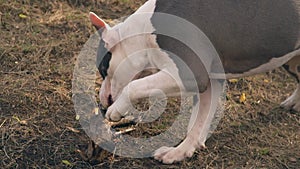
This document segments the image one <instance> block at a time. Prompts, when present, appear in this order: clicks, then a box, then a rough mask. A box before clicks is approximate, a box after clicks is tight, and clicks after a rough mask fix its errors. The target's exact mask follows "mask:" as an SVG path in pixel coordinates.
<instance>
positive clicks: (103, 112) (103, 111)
mask: <svg viewBox="0 0 300 169" xmlns="http://www.w3.org/2000/svg"><path fill="white" fill-rule="evenodd" d="M113 103H114V101H113V99H112V96H111V95H109V96H108V106H107V107H106V106H103V105H102V104H101V102H100V104H99V110H100V112H101V114H102V115H103V116H105V114H106V111H107V108H108V107H109V106H111V105H112V104H113Z"/></svg>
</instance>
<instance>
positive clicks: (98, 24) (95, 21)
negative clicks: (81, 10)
mask: <svg viewBox="0 0 300 169" xmlns="http://www.w3.org/2000/svg"><path fill="white" fill-rule="evenodd" d="M89 17H90V20H91V22H92V24H93V25H94V26H95V28H96V29H97V30H99V29H102V28H103V29H104V28H106V29H109V25H108V24H107V23H105V21H103V20H102V19H101V18H99V17H98V16H97V15H96V14H95V13H94V12H90V14H89Z"/></svg>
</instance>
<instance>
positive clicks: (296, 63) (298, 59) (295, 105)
mask: <svg viewBox="0 0 300 169" xmlns="http://www.w3.org/2000/svg"><path fill="white" fill-rule="evenodd" d="M283 67H284V68H285V69H286V70H287V71H288V72H289V73H290V74H291V75H293V76H294V77H295V78H296V79H297V81H298V86H297V89H296V90H295V92H294V93H293V94H292V95H291V96H290V97H289V98H288V99H286V100H285V101H284V102H282V103H281V106H282V107H285V108H287V109H294V110H296V111H298V112H300V55H299V56H295V57H294V58H292V59H291V60H290V61H289V62H287V63H286V64H285V65H284V66H283Z"/></svg>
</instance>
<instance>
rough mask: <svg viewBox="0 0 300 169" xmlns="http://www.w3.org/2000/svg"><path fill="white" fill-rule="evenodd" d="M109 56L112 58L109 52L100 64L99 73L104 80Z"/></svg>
mask: <svg viewBox="0 0 300 169" xmlns="http://www.w3.org/2000/svg"><path fill="white" fill-rule="evenodd" d="M111 56H112V54H111V52H107V53H106V54H105V56H104V58H103V60H102V61H101V63H100V66H99V72H100V74H101V76H102V78H103V79H105V77H106V76H107V70H108V68H109V62H110V60H111Z"/></svg>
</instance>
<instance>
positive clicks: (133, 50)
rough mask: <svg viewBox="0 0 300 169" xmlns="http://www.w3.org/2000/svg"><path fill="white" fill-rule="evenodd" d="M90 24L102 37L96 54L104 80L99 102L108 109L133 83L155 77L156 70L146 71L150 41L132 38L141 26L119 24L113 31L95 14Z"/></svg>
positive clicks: (143, 38)
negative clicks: (151, 75)
mask: <svg viewBox="0 0 300 169" xmlns="http://www.w3.org/2000/svg"><path fill="white" fill-rule="evenodd" d="M90 20H91V22H92V24H93V25H94V26H95V27H96V29H97V30H98V32H99V35H100V43H99V47H98V52H97V68H98V70H99V72H100V74H101V76H102V78H103V82H102V86H101V89H100V101H101V104H102V106H103V107H104V108H107V107H108V106H110V105H111V104H112V103H113V102H114V101H115V100H116V99H117V98H118V96H119V95H120V93H121V92H122V89H123V88H124V87H125V86H126V85H127V84H128V83H129V82H130V81H132V80H133V79H137V78H141V77H144V76H146V75H149V74H152V73H153V72H155V70H152V69H151V70H149V69H148V70H145V68H146V66H147V62H148V61H147V56H146V55H147V52H146V50H145V49H146V48H147V40H146V39H145V38H147V37H146V36H145V34H132V32H138V31H136V30H133V29H135V28H134V26H135V27H138V25H135V23H131V24H124V23H119V24H117V25H115V26H113V27H110V26H109V25H108V24H107V23H105V22H104V21H103V20H102V19H100V18H99V17H98V16H97V15H96V14H94V13H92V12H91V13H90ZM136 24H138V23H136ZM148 38H149V37H148ZM143 42H144V43H143ZM137 56H138V57H137Z"/></svg>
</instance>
